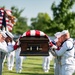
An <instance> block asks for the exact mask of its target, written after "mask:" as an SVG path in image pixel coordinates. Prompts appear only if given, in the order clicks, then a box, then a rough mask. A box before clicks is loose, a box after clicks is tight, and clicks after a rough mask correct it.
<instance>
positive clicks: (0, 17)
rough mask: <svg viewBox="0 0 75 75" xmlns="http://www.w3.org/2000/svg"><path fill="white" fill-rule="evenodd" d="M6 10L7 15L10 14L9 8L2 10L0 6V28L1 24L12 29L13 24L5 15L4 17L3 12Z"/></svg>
mask: <svg viewBox="0 0 75 75" xmlns="http://www.w3.org/2000/svg"><path fill="white" fill-rule="evenodd" d="M5 11H6V13H7V15H11V11H10V10H4V8H0V29H1V28H2V26H4V27H6V28H7V30H9V31H12V28H13V24H12V23H11V20H10V19H8V18H7V17H4V12H5Z"/></svg>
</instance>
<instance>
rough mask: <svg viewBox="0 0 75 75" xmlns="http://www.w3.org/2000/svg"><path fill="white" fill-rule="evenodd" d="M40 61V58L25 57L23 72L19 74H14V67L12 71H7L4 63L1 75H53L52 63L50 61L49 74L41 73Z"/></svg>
mask: <svg viewBox="0 0 75 75" xmlns="http://www.w3.org/2000/svg"><path fill="white" fill-rule="evenodd" d="M42 61H43V57H42V56H27V57H26V59H25V60H24V61H23V70H22V72H21V73H19V74H17V73H16V70H15V66H14V69H13V70H12V71H8V69H7V63H6V62H5V64H4V68H3V74H2V75H54V69H53V61H51V64H50V70H49V73H45V72H44V71H43V69H42Z"/></svg>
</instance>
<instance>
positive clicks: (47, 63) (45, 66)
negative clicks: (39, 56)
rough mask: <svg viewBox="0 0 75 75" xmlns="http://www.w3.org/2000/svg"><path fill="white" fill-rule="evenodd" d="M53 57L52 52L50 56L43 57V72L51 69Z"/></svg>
mask: <svg viewBox="0 0 75 75" xmlns="http://www.w3.org/2000/svg"><path fill="white" fill-rule="evenodd" d="M52 58H53V56H52V54H51V52H49V56H44V57H43V70H44V72H48V71H49V69H50V61H51V60H52Z"/></svg>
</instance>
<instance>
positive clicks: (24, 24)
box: [11, 6, 29, 35]
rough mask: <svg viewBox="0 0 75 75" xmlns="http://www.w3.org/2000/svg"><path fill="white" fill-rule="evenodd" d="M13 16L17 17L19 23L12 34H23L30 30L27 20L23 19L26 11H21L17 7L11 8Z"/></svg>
mask: <svg viewBox="0 0 75 75" xmlns="http://www.w3.org/2000/svg"><path fill="white" fill-rule="evenodd" d="M11 10H12V14H13V15H14V16H15V17H16V19H17V21H16V24H15V25H14V27H13V30H12V33H14V34H19V35H20V34H23V33H24V32H25V31H27V30H28V29H29V27H28V25H27V18H26V17H22V16H21V14H22V12H23V11H24V9H21V10H19V9H18V8H16V7H15V6H13V7H11Z"/></svg>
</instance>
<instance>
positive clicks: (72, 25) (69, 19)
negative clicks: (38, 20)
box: [51, 0, 75, 37]
mask: <svg viewBox="0 0 75 75" xmlns="http://www.w3.org/2000/svg"><path fill="white" fill-rule="evenodd" d="M74 3H75V0H61V2H60V4H59V5H57V6H56V5H55V3H53V4H52V7H51V9H52V11H53V21H54V22H55V24H54V25H55V29H56V30H57V31H59V30H60V31H61V30H64V29H68V30H69V31H70V33H71V37H75V35H74V34H75V12H71V11H70V9H71V8H72V6H73V4H74ZM54 22H53V23H54ZM53 23H52V24H53ZM52 29H53V28H52Z"/></svg>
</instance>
